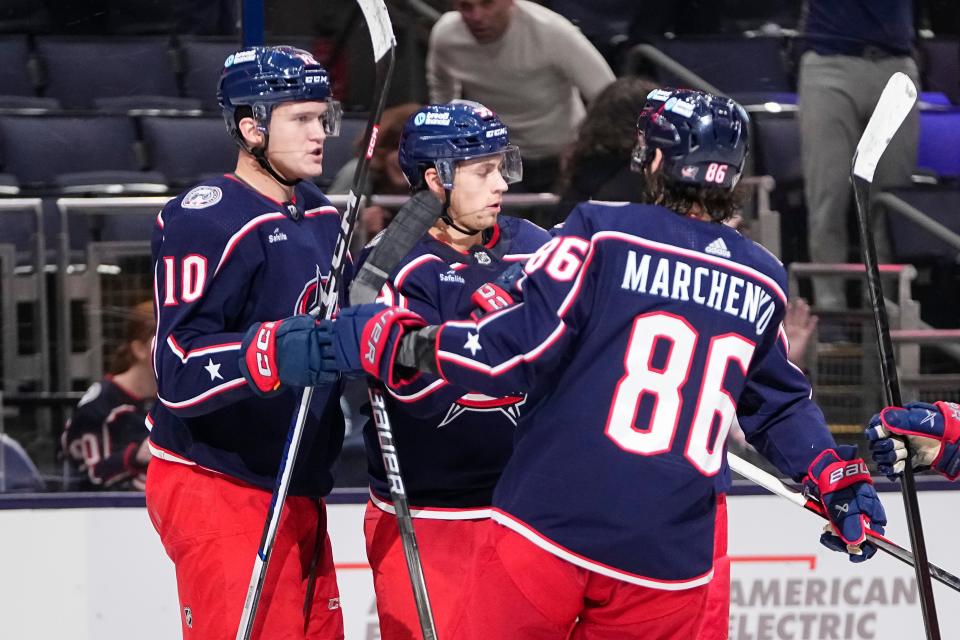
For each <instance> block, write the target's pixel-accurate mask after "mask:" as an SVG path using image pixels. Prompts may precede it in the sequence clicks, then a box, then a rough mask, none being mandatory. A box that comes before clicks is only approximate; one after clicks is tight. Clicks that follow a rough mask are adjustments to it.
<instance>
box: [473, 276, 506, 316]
mask: <svg viewBox="0 0 960 640" xmlns="http://www.w3.org/2000/svg"><path fill="white" fill-rule="evenodd" d="M470 301H471V302H472V303H473V305H474V306H475V307H476V309H474V310H473V311H471V312H470V317H471V318H472V319H473V320H479V319H480V318H482V317H483V316H485V315H487V314H488V313H491V312H493V311H496V310H497V309H503V308H505V307H509V306H510V305H512V304H513V296H511V295H510V294H509V293H507V292H506V291H504V290H503V288H502V287H500V286H499V285H497V284H496V283H493V282H488V283H487V284H483V285H480V286H479V287H478V288H477V290H476V291H474V292H473V295H472V296H470Z"/></svg>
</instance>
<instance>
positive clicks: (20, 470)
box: [0, 433, 47, 493]
mask: <svg viewBox="0 0 960 640" xmlns="http://www.w3.org/2000/svg"><path fill="white" fill-rule="evenodd" d="M0 455H2V456H3V463H4V467H3V475H2V476H0V492H3V493H22V492H37V491H45V490H46V488H47V486H46V483H44V481H43V478H42V477H41V476H40V471H39V470H38V469H37V465H35V464H34V463H33V460H31V459H30V456H28V455H27V452H26V451H24V450H23V447H21V446H20V443H18V442H17V441H16V440H14V439H13V438H11V437H10V436H8V435H7V434H5V433H3V434H0Z"/></svg>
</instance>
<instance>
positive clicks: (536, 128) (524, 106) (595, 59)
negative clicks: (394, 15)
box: [427, 0, 615, 192]
mask: <svg viewBox="0 0 960 640" xmlns="http://www.w3.org/2000/svg"><path fill="white" fill-rule="evenodd" d="M452 6H453V8H454V9H456V11H451V12H448V13H445V14H444V15H443V16H442V17H441V18H440V19H439V20H438V21H437V23H436V24H435V25H434V27H433V31H431V33H430V45H429V49H428V51H427V85H428V87H429V89H430V101H431V102H433V103H442V102H450V101H451V100H454V99H457V98H466V99H469V100H476V101H478V102H482V103H483V104H485V105H486V106H488V107H490V108H491V109H493V110H494V111H496V112H497V114H498V115H499V116H500V118H501V119H502V120H503V122H504V124H506V125H507V126H508V127H509V128H510V136H511V139H512V140H514V142H515V143H516V144H517V146H518V147H520V149H521V153H523V182H522V183H521V184H520V185H518V186H519V187H520V190H522V191H527V192H537V191H552V190H554V188H555V183H556V180H557V176H558V173H559V166H560V154H561V152H562V151H563V149H564V148H565V147H566V146H567V145H568V144H569V143H570V142H572V141H573V136H574V132H575V131H576V126H577V125H578V124H579V122H580V121H581V120H582V119H583V116H584V113H585V109H584V100H586V101H587V102H590V101H592V100H593V99H594V98H595V97H596V96H597V94H599V93H600V91H601V90H602V89H603V88H604V87H605V86H606V85H608V84H610V83H611V82H613V80H614V79H615V77H614V74H613V71H611V69H610V66H609V65H608V64H607V63H606V61H605V60H604V59H603V56H602V55H600V53H599V52H598V51H597V49H596V48H595V47H594V46H593V45H592V44H590V41H589V40H587V38H586V37H585V36H584V35H583V34H582V33H581V32H580V30H579V29H577V28H576V27H575V26H574V25H572V24H571V23H570V21H569V20H567V19H566V18H564V17H563V16H561V15H559V14H557V13H554V12H553V11H550V10H549V9H547V8H545V7H542V6H540V5H538V4H536V3H533V2H529V1H528V0H453V2H452Z"/></svg>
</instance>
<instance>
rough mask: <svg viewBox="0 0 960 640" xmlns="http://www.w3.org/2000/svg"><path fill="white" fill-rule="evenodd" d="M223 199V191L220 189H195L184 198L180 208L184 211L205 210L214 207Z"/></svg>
mask: <svg viewBox="0 0 960 640" xmlns="http://www.w3.org/2000/svg"><path fill="white" fill-rule="evenodd" d="M222 198H223V191H221V190H220V187H210V186H200V187H194V188H193V189H190V191H188V192H187V195H185V196H183V200H181V201H180V206H181V207H183V208H184V209H205V208H207V207H212V206H213V205H215V204H217V203H218V202H220V200H221V199H222Z"/></svg>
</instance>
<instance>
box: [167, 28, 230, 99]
mask: <svg viewBox="0 0 960 640" xmlns="http://www.w3.org/2000/svg"><path fill="white" fill-rule="evenodd" d="M239 48H240V43H238V42H237V39H236V38H199V37H198V38H187V37H184V38H181V39H180V47H179V50H180V56H181V59H182V64H183V93H184V95H185V96H187V97H189V98H197V99H199V100H200V101H201V102H202V103H203V108H204V109H206V110H208V111H219V110H220V108H219V106H218V105H217V82H218V81H219V79H220V72H221V71H222V70H223V62H224V60H226V59H227V56H229V55H230V54H231V53H235V52H236V51H237V50H238V49H239Z"/></svg>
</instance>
